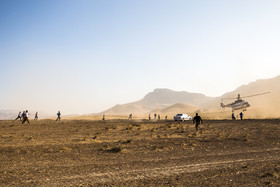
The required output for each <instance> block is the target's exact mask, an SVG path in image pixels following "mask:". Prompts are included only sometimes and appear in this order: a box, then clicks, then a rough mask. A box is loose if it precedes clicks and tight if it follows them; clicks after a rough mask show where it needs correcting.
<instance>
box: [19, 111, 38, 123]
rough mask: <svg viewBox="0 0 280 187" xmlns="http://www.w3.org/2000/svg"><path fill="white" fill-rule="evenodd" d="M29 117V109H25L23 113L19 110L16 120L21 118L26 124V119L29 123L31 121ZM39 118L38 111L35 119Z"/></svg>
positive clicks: (21, 121)
mask: <svg viewBox="0 0 280 187" xmlns="http://www.w3.org/2000/svg"><path fill="white" fill-rule="evenodd" d="M28 117H29V113H28V110H25V111H23V112H22V113H21V112H19V113H18V116H17V118H16V119H15V120H17V119H19V120H20V123H21V124H24V123H25V122H26V121H27V123H30V122H29V120H28ZM37 119H38V112H36V114H35V118H34V120H37Z"/></svg>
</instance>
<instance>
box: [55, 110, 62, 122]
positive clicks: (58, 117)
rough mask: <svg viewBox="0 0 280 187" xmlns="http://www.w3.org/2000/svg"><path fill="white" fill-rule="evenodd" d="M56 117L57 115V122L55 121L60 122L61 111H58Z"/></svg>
mask: <svg viewBox="0 0 280 187" xmlns="http://www.w3.org/2000/svg"><path fill="white" fill-rule="evenodd" d="M56 115H57V118H56V120H55V121H60V116H61V113H60V111H58V112H57V114H56Z"/></svg>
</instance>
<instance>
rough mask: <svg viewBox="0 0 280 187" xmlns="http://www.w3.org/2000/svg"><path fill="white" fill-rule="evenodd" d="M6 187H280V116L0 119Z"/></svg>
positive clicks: (1, 174)
mask: <svg viewBox="0 0 280 187" xmlns="http://www.w3.org/2000/svg"><path fill="white" fill-rule="evenodd" d="M0 154H1V157H0V165H1V167H0V185H1V186H98V185H99V186H266V185H268V186H280V119H274V120H244V121H227V120H220V121H211V120H209V121H204V124H202V125H201V126H200V130H199V131H198V132H196V131H195V128H194V125H192V124H191V122H189V121H188V122H175V121H164V120H162V121H128V120H108V121H90V120H62V121H60V122H55V121H54V120H39V121H33V120H32V121H30V124H23V125H22V124H19V121H0Z"/></svg>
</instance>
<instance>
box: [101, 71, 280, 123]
mask: <svg viewBox="0 0 280 187" xmlns="http://www.w3.org/2000/svg"><path fill="white" fill-rule="evenodd" d="M263 92H271V93H269V94H265V95H261V96H256V97H249V98H245V100H246V101H248V102H250V103H251V107H249V108H248V109H247V111H246V112H245V117H247V118H279V117H280V76H277V77H274V78H271V79H263V80H257V81H255V82H252V83H249V84H247V85H242V86H240V87H238V88H237V89H236V90H234V91H232V92H228V93H225V94H224V95H222V96H221V97H207V96H205V95H203V94H198V93H189V92H185V91H180V92H178V91H172V90H169V89H155V90H154V91H153V92H150V93H148V94H147V95H145V96H144V97H143V99H141V100H140V101H137V102H133V103H128V104H123V105H116V106H114V107H112V108H110V109H108V110H106V111H104V112H102V113H100V114H108V115H128V114H129V113H133V114H147V113H161V114H172V115H173V114H176V113H182V112H184V113H189V114H190V115H193V114H194V113H195V112H200V113H202V114H203V115H204V116H206V117H209V118H217V119H219V118H230V116H231V112H232V111H231V108H222V107H220V103H221V98H228V97H230V98H236V97H237V95H238V94H240V95H241V97H242V96H243V97H245V96H249V95H254V94H259V93H263ZM233 101H234V99H232V100H224V103H225V104H226V103H231V102H233ZM239 112H240V111H235V113H236V114H237V113H239Z"/></svg>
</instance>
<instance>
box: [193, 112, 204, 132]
mask: <svg viewBox="0 0 280 187" xmlns="http://www.w3.org/2000/svg"><path fill="white" fill-rule="evenodd" d="M194 122H195V129H196V130H198V126H199V125H200V123H201V124H203V121H202V118H201V117H200V116H199V115H198V113H196V115H195V117H194V118H193V124H194Z"/></svg>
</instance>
